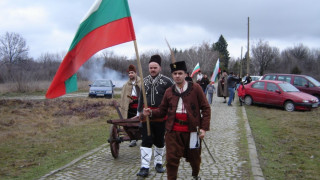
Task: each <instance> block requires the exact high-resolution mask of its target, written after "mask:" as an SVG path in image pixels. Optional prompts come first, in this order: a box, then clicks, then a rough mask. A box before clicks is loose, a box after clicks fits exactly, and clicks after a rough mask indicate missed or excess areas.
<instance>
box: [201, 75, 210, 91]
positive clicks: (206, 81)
mask: <svg viewBox="0 0 320 180" xmlns="http://www.w3.org/2000/svg"><path fill="white" fill-rule="evenodd" d="M209 83H210V81H209V79H208V76H207V75H206V74H204V75H203V78H202V79H201V81H200V86H201V87H202V90H203V92H205V90H206V88H207V86H208V84H209Z"/></svg>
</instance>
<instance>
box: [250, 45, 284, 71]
mask: <svg viewBox="0 0 320 180" xmlns="http://www.w3.org/2000/svg"><path fill="white" fill-rule="evenodd" d="M252 55H253V58H252V61H253V62H252V63H254V65H256V66H258V68H259V75H260V76H262V75H263V74H264V72H265V70H266V69H267V68H268V66H269V65H270V63H271V62H272V61H275V60H276V58H278V57H279V49H278V48H276V47H271V46H270V45H269V43H268V42H267V41H266V42H263V41H262V40H260V41H259V42H258V43H257V44H256V45H253V47H252Z"/></svg>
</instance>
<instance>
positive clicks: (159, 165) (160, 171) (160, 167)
mask: <svg viewBox="0 0 320 180" xmlns="http://www.w3.org/2000/svg"><path fill="white" fill-rule="evenodd" d="M155 169H156V171H157V173H164V171H165V170H164V168H163V166H162V164H157V165H156V167H155Z"/></svg>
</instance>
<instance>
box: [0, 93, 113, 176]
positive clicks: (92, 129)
mask: <svg viewBox="0 0 320 180" xmlns="http://www.w3.org/2000/svg"><path fill="white" fill-rule="evenodd" d="M110 101H111V100H108V99H104V98H98V99H89V98H77V99H54V100H33V101H28V100H25V101H21V100H0V179H36V178H39V177H41V176H42V175H44V174H46V173H48V172H50V171H51V170H54V169H57V168H59V167H61V166H63V165H65V164H67V163H69V162H70V161H72V160H73V159H75V158H77V157H79V156H80V155H82V154H84V153H86V152H88V151H90V150H92V149H94V148H96V147H98V146H100V145H101V144H104V143H107V138H108V136H109V133H108V131H109V128H108V127H109V125H108V124H107V123H106V120H108V119H112V118H118V115H117V114H116V111H115V109H114V108H113V107H111V106H108V104H109V102H110Z"/></svg>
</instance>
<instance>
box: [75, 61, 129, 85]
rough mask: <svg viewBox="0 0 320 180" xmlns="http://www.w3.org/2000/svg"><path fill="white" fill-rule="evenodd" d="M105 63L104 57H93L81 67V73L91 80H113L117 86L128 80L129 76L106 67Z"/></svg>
mask: <svg viewBox="0 0 320 180" xmlns="http://www.w3.org/2000/svg"><path fill="white" fill-rule="evenodd" d="M103 65H104V60H103V59H98V58H91V59H90V60H88V61H87V62H86V63H85V64H84V65H83V66H82V67H81V68H80V70H79V73H81V75H82V76H83V77H85V78H87V79H88V80H89V81H91V82H94V81H95V80H97V79H109V80H112V82H113V84H114V85H116V87H122V86H123V84H124V83H125V82H126V81H127V80H128V77H127V76H125V75H124V74H122V73H120V72H118V71H115V70H113V69H109V68H106V67H104V66H103Z"/></svg>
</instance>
